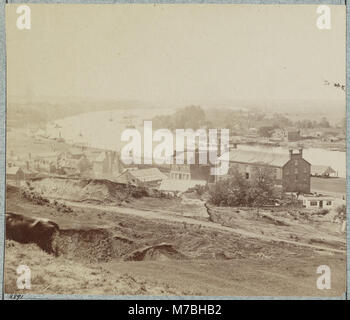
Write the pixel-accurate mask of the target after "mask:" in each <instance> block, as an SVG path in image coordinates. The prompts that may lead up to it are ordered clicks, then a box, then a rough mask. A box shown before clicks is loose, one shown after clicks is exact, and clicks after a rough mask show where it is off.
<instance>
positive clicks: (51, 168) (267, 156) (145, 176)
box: [6, 144, 336, 208]
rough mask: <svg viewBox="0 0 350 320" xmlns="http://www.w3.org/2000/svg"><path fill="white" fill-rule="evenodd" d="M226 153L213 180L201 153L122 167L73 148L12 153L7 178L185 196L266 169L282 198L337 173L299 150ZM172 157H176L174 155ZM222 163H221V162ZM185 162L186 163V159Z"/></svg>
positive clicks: (108, 155) (107, 154) (109, 156)
mask: <svg viewBox="0 0 350 320" xmlns="http://www.w3.org/2000/svg"><path fill="white" fill-rule="evenodd" d="M227 152H229V164H228V168H229V170H228V174H227V175H225V176H213V175H211V174H210V170H211V168H212V165H211V164H206V165H204V164H199V161H198V158H199V151H198V150H197V151H195V152H194V153H193V155H194V157H195V158H196V159H195V161H192V162H194V163H193V164H188V162H187V161H185V163H184V164H176V162H175V161H174V164H171V165H159V166H152V167H151V166H143V167H142V166H136V165H135V166H125V165H124V164H123V163H122V162H121V161H120V157H119V153H117V152H115V151H108V150H97V149H88V148H77V147H71V148H70V149H68V150H66V151H64V152H49V153H42V154H36V155H32V154H28V156H27V157H25V158H19V157H17V156H15V155H13V154H12V153H11V154H10V155H9V156H8V158H7V172H6V177H7V181H8V182H14V183H16V184H20V183H21V181H23V180H26V179H31V178H34V177H38V176H40V175H43V174H44V175H65V176H70V177H86V178H94V179H108V180H111V181H114V182H117V183H122V184H132V185H136V186H144V187H147V188H155V189H158V190H161V191H163V192H169V193H183V192H186V191H187V190H189V189H190V188H193V187H195V186H196V185H201V186H204V185H206V184H208V183H215V182H216V181H218V180H220V179H226V178H228V177H229V176H230V175H231V174H232V173H233V172H235V171H238V172H239V173H241V174H242V176H243V177H245V179H247V180H251V179H254V171H255V170H256V169H257V168H266V167H267V168H270V169H271V172H272V173H273V177H274V181H275V184H276V185H277V186H279V187H280V188H281V189H282V190H283V191H284V192H286V193H296V194H298V195H299V194H304V195H311V188H310V181H311V176H323V177H331V176H335V175H336V172H335V171H334V170H333V169H332V168H331V167H327V166H312V165H311V164H310V163H309V162H308V161H306V160H305V159H304V158H303V150H302V149H299V150H297V151H295V150H292V149H291V150H289V153H286V154H278V153H268V152H257V151H247V150H241V149H237V145H235V144H234V145H233V146H232V147H231V148H230V150H227ZM174 156H175V154H174ZM223 159H224V157H222V159H221V160H222V161H223ZM185 160H186V159H185ZM316 198H317V199H314V198H312V197H310V198H305V200H304V206H305V207H319V208H323V207H326V208H328V207H330V206H332V205H333V200H332V198H330V197H327V199H326V198H324V199H321V198H320V197H316Z"/></svg>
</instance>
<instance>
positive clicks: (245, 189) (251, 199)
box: [209, 165, 276, 212]
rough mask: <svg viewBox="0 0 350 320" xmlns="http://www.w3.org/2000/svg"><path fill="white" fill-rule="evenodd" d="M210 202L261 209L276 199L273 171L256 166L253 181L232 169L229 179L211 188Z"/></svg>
mask: <svg viewBox="0 0 350 320" xmlns="http://www.w3.org/2000/svg"><path fill="white" fill-rule="evenodd" d="M209 196H210V202H211V203H212V204H214V205H217V206H230V207H236V206H253V207H257V208H258V212H259V209H260V208H261V207H263V206H264V205H267V204H268V203H269V202H270V201H271V199H274V198H275V197H276V189H275V179H274V172H273V169H272V168H270V167H266V166H262V165H261V166H259V165H258V166H256V167H254V168H253V169H252V176H251V179H250V180H248V179H246V178H245V177H244V176H243V175H242V174H241V173H240V172H238V170H237V169H235V168H231V169H230V171H229V177H228V178H227V179H225V180H221V181H218V182H217V183H215V184H214V185H213V186H211V187H210V188H209Z"/></svg>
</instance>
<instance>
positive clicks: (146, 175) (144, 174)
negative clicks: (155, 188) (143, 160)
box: [129, 168, 167, 182]
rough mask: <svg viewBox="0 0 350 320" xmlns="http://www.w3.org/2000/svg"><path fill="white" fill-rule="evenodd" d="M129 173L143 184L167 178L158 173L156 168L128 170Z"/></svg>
mask: <svg viewBox="0 0 350 320" xmlns="http://www.w3.org/2000/svg"><path fill="white" fill-rule="evenodd" d="M129 173H130V174H131V175H132V176H133V177H135V178H136V179H138V180H140V181H143V182H148V181H157V180H164V179H166V178H167V176H166V175H165V174H164V173H162V172H160V170H159V169H158V168H148V169H139V170H130V171H129Z"/></svg>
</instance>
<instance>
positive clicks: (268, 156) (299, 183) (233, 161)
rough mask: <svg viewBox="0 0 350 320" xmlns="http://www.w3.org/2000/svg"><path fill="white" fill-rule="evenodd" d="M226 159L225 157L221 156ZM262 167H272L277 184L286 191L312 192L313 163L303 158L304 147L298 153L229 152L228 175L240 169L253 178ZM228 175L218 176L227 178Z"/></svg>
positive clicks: (237, 150)
mask: <svg viewBox="0 0 350 320" xmlns="http://www.w3.org/2000/svg"><path fill="white" fill-rule="evenodd" d="M220 160H221V161H225V157H224V156H222V157H221V158H220ZM260 168H270V169H271V171H272V174H273V176H274V180H275V184H276V185H279V186H281V187H282V190H283V191H284V192H300V193H310V179H311V178H310V172H311V164H310V163H309V162H308V161H306V160H305V159H304V158H303V152H302V149H299V152H298V153H294V152H293V150H292V149H291V150H289V155H287V154H279V153H268V152H258V151H250V150H249V151H248V150H240V149H233V150H231V151H230V152H229V172H228V176H230V175H231V174H233V172H235V171H238V172H239V173H240V174H242V175H243V176H244V177H245V178H246V179H248V180H252V179H254V178H255V177H254V176H255V174H256V171H257V170H259V169H260ZM225 178H227V176H217V177H216V179H219V180H220V179H225Z"/></svg>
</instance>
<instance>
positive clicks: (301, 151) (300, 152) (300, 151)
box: [299, 148, 303, 158]
mask: <svg viewBox="0 0 350 320" xmlns="http://www.w3.org/2000/svg"><path fill="white" fill-rule="evenodd" d="M299 155H300V158H302V157H303V148H299Z"/></svg>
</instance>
